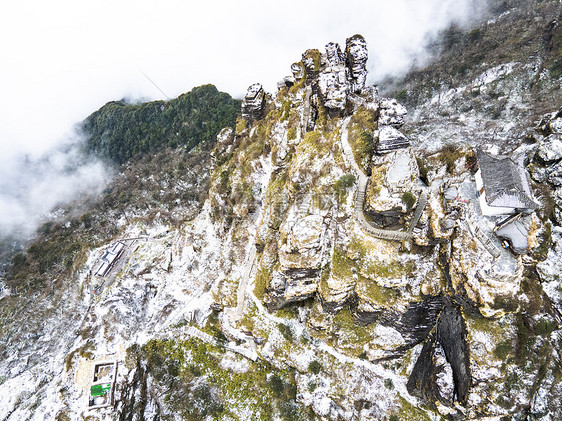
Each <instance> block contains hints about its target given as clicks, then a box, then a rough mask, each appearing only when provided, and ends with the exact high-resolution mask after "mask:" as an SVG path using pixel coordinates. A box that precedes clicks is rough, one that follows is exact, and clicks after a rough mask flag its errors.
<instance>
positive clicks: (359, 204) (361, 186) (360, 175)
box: [341, 117, 428, 241]
mask: <svg viewBox="0 0 562 421" xmlns="http://www.w3.org/2000/svg"><path fill="white" fill-rule="evenodd" d="M348 124H349V117H348V118H346V119H345V120H344V123H343V125H342V136H341V145H342V149H343V153H344V156H345V158H346V161H347V162H348V163H349V165H350V166H351V167H352V168H353V170H354V171H355V173H356V175H357V192H356V193H355V202H354V208H355V209H354V216H355V220H356V221H357V222H358V223H359V225H360V226H361V228H362V229H363V231H365V232H366V233H367V234H369V235H372V236H373V237H376V238H381V239H383V240H394V241H405V240H409V239H410V238H412V236H413V231H414V228H415V226H416V225H417V223H418V222H419V220H420V218H421V215H422V213H423V210H424V208H425V205H426V204H427V200H428V193H427V190H426V189H423V190H422V192H421V194H420V197H419V199H418V205H417V206H416V210H415V212H414V216H413V217H412V220H411V221H410V225H409V226H408V230H407V231H406V232H403V231H393V230H385V229H381V228H376V227H374V226H372V225H371V224H370V223H369V221H367V219H366V218H365V213H364V212H363V203H364V201H365V192H366V191H367V182H368V180H369V178H368V177H367V176H366V175H365V173H364V172H363V171H362V170H361V169H360V168H359V166H358V165H357V162H356V161H355V157H354V156H353V152H352V150H351V145H350V144H349V140H348V130H347V125H348Z"/></svg>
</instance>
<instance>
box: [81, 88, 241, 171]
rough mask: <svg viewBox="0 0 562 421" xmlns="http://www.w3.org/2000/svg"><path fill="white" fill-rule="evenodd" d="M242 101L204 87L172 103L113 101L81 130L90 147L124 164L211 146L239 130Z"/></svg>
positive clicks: (92, 150)
mask: <svg viewBox="0 0 562 421" xmlns="http://www.w3.org/2000/svg"><path fill="white" fill-rule="evenodd" d="M239 111H240V101H239V100H236V99H233V98H232V97H231V96H230V95H229V94H227V93H224V92H219V91H218V90H217V88H216V87H215V86H213V85H203V86H199V87H197V88H194V89H193V90H191V91H190V92H188V93H186V94H183V95H180V96H179V97H177V98H175V99H172V100H169V101H152V102H148V103H144V104H127V103H125V102H123V101H112V102H108V103H107V104H105V105H104V106H103V107H101V108H100V109H99V110H98V111H96V112H94V113H93V114H91V115H90V116H89V117H88V118H87V119H86V120H84V122H83V123H82V126H81V131H82V132H83V133H84V134H85V135H86V137H87V138H88V149H89V151H91V152H93V153H94V154H96V155H98V156H101V157H104V158H108V159H111V160H112V161H115V162H117V163H119V164H122V163H124V162H125V161H127V160H128V159H129V158H131V157H132V156H134V155H137V154H143V153H146V152H149V151H153V150H155V149H157V148H161V147H166V146H168V147H172V148H175V147H177V146H187V148H188V149H191V148H193V147H195V146H198V145H200V144H208V143H212V142H213V141H214V139H215V137H216V135H217V134H218V133H219V132H220V130H221V129H223V128H224V127H227V126H234V124H235V121H236V116H237V115H238V113H239Z"/></svg>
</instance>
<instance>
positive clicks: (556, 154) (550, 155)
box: [537, 133, 562, 163]
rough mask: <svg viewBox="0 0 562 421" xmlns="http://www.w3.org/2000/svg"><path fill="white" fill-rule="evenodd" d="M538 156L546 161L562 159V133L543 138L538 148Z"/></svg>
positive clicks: (551, 161)
mask: <svg viewBox="0 0 562 421" xmlns="http://www.w3.org/2000/svg"><path fill="white" fill-rule="evenodd" d="M537 156H538V157H539V158H540V159H541V160H542V161H543V162H546V163H553V162H556V161H560V160H561V159H562V134H560V133H555V134H551V135H549V136H547V137H546V138H545V139H543V140H542V141H541V142H540V144H539V148H538V149H537Z"/></svg>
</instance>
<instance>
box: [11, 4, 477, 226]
mask: <svg viewBox="0 0 562 421" xmlns="http://www.w3.org/2000/svg"><path fill="white" fill-rule="evenodd" d="M4 9H5V10H4V12H3V13H2V15H1V16H0V51H2V65H1V66H0V89H1V92H2V94H3V95H2V99H3V100H2V103H1V105H0V107H1V110H0V115H2V119H1V122H0V160H1V161H2V162H1V163H0V186H2V189H1V191H0V221H2V222H1V223H0V232H2V233H6V232H13V231H14V230H15V231H20V232H21V231H23V232H25V233H26V234H29V233H30V232H32V231H33V229H34V228H35V226H36V224H37V223H39V222H40V221H41V220H42V218H43V217H44V215H45V214H46V213H47V212H48V211H49V210H50V208H51V207H52V206H53V205H55V204H56V203H58V202H59V201H61V200H62V201H64V200H68V199H69V198H71V197H73V196H75V195H77V194H80V193H85V192H88V191H91V190H92V189H99V188H100V186H102V185H103V183H104V182H105V181H106V180H107V177H108V176H107V174H106V173H105V170H104V169H103V166H102V165H101V163H99V162H89V163H84V162H83V161H81V160H83V159H84V158H80V157H79V156H78V145H79V144H80V142H81V141H82V140H81V139H79V138H76V137H75V136H73V135H72V134H71V133H72V126H73V124H75V123H76V122H78V121H81V120H82V119H84V118H85V117H86V116H87V115H89V114H90V113H91V112H92V111H94V110H95V109H97V108H99V107H100V106H101V105H103V104H104V103H105V102H107V101H110V100H113V99H118V98H122V97H128V98H133V99H140V98H142V99H147V100H149V99H165V96H164V95H163V94H162V92H164V93H165V95H167V96H168V97H175V96H177V95H179V94H180V93H182V92H186V91H188V90H190V89H191V88H192V87H194V86H197V85H200V84H203V83H213V84H215V85H216V86H217V87H218V88H219V89H220V90H223V91H227V92H229V93H231V94H232V95H234V96H236V97H241V96H242V95H243V93H244V92H245V89H246V87H247V86H248V85H249V84H251V83H253V82H256V81H260V82H262V83H263V84H264V86H265V88H266V90H268V91H274V90H275V84H276V82H277V81H278V80H280V79H281V78H282V77H283V76H284V75H285V74H289V69H288V68H287V65H286V60H287V57H292V58H293V59H294V61H298V60H300V54H301V53H302V51H304V50H305V49H306V48H309V47H310V46H316V47H317V48H320V49H321V48H323V46H324V44H325V43H326V40H333V41H335V42H339V43H340V44H344V43H345V38H346V37H347V36H349V35H350V34H354V33H361V34H363V35H364V36H365V38H366V40H367V42H368V44H369V51H370V58H369V62H368V66H369V71H370V73H369V81H370V82H371V83H373V82H377V81H380V80H382V79H383V78H384V77H385V76H388V75H395V76H396V75H400V74H403V73H405V72H406V71H407V70H408V69H409V68H410V67H411V66H412V65H413V64H416V65H422V64H424V63H426V62H427V60H428V59H429V58H430V54H429V52H428V51H427V45H428V43H430V42H431V41H432V40H434V39H435V38H436V36H437V35H438V33H439V32H440V31H442V30H444V29H446V28H447V27H448V26H449V25H451V24H452V23H456V24H458V25H464V26H467V25H472V24H475V23H476V22H478V21H479V20H481V19H482V18H483V17H484V16H485V15H486V1H485V0H446V1H443V0H423V1H413V0H397V1H394V2H391V3H389V2H385V1H380V0H379V1H351V2H348V3H346V5H345V7H343V5H342V3H341V2H336V1H319V0H315V1H310V2H297V1H294V0H290V1H286V2H283V3H282V4H278V5H277V6H276V7H272V6H271V5H270V4H267V6H265V7H264V3H263V2H258V1H242V2H227V1H209V2H203V3H202V2H198V3H196V4H194V3H192V2H182V1H173V0H168V1H165V2H160V3H158V4H155V3H154V2H149V1H135V2H132V1H125V2H119V3H115V2H110V1H107V0H103V1H98V2H95V3H92V4H88V5H85V4H83V3H76V2H71V1H69V0H56V1H53V2H48V3H45V2H39V1H32V2H15V3H12V4H10V5H9V6H7V7H5V8H4ZM155 85H156V86H155ZM61 145H62V146H61ZM77 164H78V165H77Z"/></svg>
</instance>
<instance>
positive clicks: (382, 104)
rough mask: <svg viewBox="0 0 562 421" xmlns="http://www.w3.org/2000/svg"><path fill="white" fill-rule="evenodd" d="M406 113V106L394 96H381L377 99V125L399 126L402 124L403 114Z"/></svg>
mask: <svg viewBox="0 0 562 421" xmlns="http://www.w3.org/2000/svg"><path fill="white" fill-rule="evenodd" d="M407 113H408V111H407V110H406V107H404V106H403V105H402V104H400V103H398V101H396V100H395V99H394V98H382V99H381V100H380V101H379V125H386V126H394V127H397V128H399V127H400V126H402V125H403V124H404V116H405V115H406V114H407Z"/></svg>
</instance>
